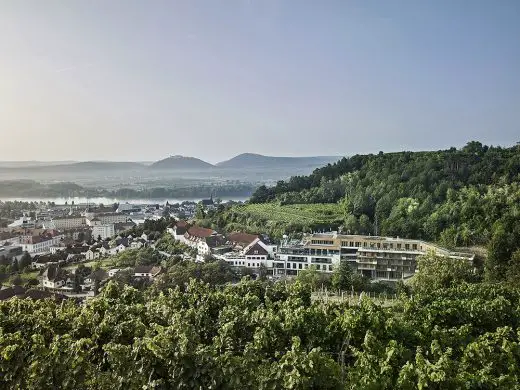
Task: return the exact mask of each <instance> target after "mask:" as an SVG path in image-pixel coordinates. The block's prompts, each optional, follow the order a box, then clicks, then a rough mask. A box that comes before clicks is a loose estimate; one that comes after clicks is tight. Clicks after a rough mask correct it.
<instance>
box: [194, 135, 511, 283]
mask: <svg viewBox="0 0 520 390" xmlns="http://www.w3.org/2000/svg"><path fill="white" fill-rule="evenodd" d="M249 203H250V204H249V205H246V206H232V207H230V208H227V209H225V210H222V211H221V212H219V213H215V214H214V215H210V216H209V217H207V218H206V219H205V220H203V221H201V222H202V223H203V224H206V225H211V226H214V227H215V228H218V229H223V230H230V229H231V230H233V229H239V228H241V229H245V230H248V231H257V232H258V231H261V230H262V228H263V230H267V232H269V233H271V234H273V235H275V236H278V237H281V235H282V234H285V233H296V232H302V231H311V230H316V229H326V228H338V227H340V226H341V227H342V229H343V231H344V232H350V233H352V234H372V235H374V234H377V235H387V236H401V237H409V238H421V239H426V240H430V241H435V242H439V243H440V244H442V245H443V246H446V247H448V248H453V247H460V246H466V247H468V246H487V249H488V254H489V262H488V266H489V269H490V270H493V273H495V274H497V275H498V276H503V274H504V272H505V270H506V268H507V263H508V262H509V261H510V259H511V255H512V253H513V252H514V251H515V250H516V249H518V248H519V247H520V225H519V224H518V223H517V221H518V219H519V217H520V146H514V147H510V148H502V147H488V146H484V145H482V144H481V143H479V142H470V143H468V144H467V145H466V146H465V147H463V148H461V149H456V148H451V149H449V150H441V151H433V152H399V153H382V152H380V153H378V154H370V155H356V156H353V157H350V158H343V159H342V160H340V161H338V162H337V163H335V164H329V165H327V166H325V167H323V168H319V169H316V170H315V171H314V172H313V173H312V174H311V175H309V176H295V177H291V178H290V179H288V180H286V181H279V182H278V183H277V184H276V185H275V186H273V187H266V186H261V187H259V188H258V189H257V190H256V191H255V192H254V193H253V195H252V197H251V199H250V202H249ZM323 204H334V205H335V207H336V208H334V209H333V210H331V211H330V215H329V217H330V224H329V226H326V224H324V223H323V218H321V217H320V218H318V217H317V218H315V219H312V218H299V217H298V216H297V215H295V214H294V213H293V214H292V216H291V212H290V211H291V208H294V207H295V205H297V206H298V207H299V208H300V209H306V213H305V214H306V215H309V214H312V209H313V208H315V207H316V206H320V207H319V208H322V207H323ZM327 230H328V229H327Z"/></svg>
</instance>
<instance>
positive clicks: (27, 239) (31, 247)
mask: <svg viewBox="0 0 520 390" xmlns="http://www.w3.org/2000/svg"><path fill="white" fill-rule="evenodd" d="M63 237H64V236H63V235H62V234H59V235H55V236H52V235H38V236H33V235H30V236H23V237H21V238H20V240H21V242H20V243H21V245H22V250H23V251H26V252H29V253H46V252H50V249H51V247H53V246H57V245H58V244H59V243H60V241H61V240H62V239H63Z"/></svg>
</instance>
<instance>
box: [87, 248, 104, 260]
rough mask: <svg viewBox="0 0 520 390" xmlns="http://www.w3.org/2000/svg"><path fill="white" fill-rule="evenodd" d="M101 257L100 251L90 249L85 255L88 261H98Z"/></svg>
mask: <svg viewBox="0 0 520 390" xmlns="http://www.w3.org/2000/svg"><path fill="white" fill-rule="evenodd" d="M100 257H101V253H99V251H98V250H97V249H96V250H92V249H89V250H88V251H87V252H86V253H85V258H86V259H87V260H96V259H99V258H100Z"/></svg>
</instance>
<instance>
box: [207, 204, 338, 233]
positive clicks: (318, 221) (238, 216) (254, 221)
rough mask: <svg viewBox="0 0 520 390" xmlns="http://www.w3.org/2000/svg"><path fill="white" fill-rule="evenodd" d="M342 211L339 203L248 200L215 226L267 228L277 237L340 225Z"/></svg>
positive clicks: (264, 230) (266, 229)
mask: <svg viewBox="0 0 520 390" xmlns="http://www.w3.org/2000/svg"><path fill="white" fill-rule="evenodd" d="M342 221H343V213H342V210H341V208H340V206H339V205H338V204H292V205H280V204H279V203H264V204H247V205H241V206H236V207H233V208H231V209H229V210H226V212H225V213H223V215H221V216H220V220H218V221H217V225H216V226H215V227H216V228H222V227H224V226H225V227H226V228H227V229H228V230H247V231H251V232H268V233H269V234H271V235H273V236H275V237H278V236H281V235H283V234H285V233H291V232H301V231H311V230H319V229H327V230H328V229H331V228H337V227H338V226H340V225H341V224H342Z"/></svg>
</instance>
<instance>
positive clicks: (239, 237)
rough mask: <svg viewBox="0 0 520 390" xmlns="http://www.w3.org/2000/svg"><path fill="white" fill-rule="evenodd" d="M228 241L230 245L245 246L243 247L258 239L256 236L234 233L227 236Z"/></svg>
mask: <svg viewBox="0 0 520 390" xmlns="http://www.w3.org/2000/svg"><path fill="white" fill-rule="evenodd" d="M227 238H228V241H229V242H232V243H238V244H245V246H247V245H249V244H251V243H252V242H253V241H254V240H256V239H257V238H260V237H259V236H257V235H256V234H249V233H241V232H234V233H231V234H229V235H228V236H227Z"/></svg>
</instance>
